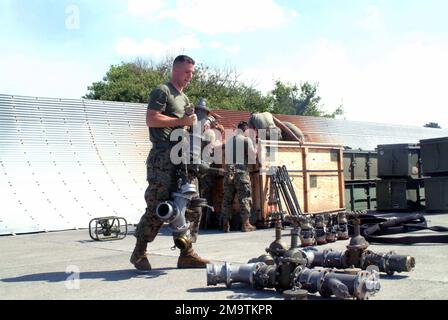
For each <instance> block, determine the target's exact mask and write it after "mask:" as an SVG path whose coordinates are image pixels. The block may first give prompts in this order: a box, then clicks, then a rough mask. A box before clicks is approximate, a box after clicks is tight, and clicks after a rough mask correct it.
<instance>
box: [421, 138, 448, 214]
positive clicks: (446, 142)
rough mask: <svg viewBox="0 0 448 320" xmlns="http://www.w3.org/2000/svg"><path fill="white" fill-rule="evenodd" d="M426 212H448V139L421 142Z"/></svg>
mask: <svg viewBox="0 0 448 320" xmlns="http://www.w3.org/2000/svg"><path fill="white" fill-rule="evenodd" d="M420 148H421V157H422V172H423V175H424V176H425V197H426V211H428V212H437V211H439V212H448V137H445V138H436V139H426V140H420Z"/></svg>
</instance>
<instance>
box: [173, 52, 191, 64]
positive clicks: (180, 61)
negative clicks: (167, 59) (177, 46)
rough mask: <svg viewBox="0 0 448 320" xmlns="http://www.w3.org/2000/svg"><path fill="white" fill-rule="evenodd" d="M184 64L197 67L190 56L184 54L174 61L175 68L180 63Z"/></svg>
mask: <svg viewBox="0 0 448 320" xmlns="http://www.w3.org/2000/svg"><path fill="white" fill-rule="evenodd" d="M182 62H187V63H189V64H192V65H195V63H196V62H194V60H193V59H192V58H190V57H189V56H186V55H183V54H182V55H180V56H177V57H176V59H174V62H173V66H175V65H177V64H179V63H182Z"/></svg>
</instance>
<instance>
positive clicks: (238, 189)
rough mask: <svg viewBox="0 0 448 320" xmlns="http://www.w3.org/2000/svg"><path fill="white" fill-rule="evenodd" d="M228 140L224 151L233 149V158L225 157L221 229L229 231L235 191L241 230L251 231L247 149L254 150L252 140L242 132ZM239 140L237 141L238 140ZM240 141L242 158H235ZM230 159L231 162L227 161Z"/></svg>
mask: <svg viewBox="0 0 448 320" xmlns="http://www.w3.org/2000/svg"><path fill="white" fill-rule="evenodd" d="M231 140H232V141H230V143H231V144H230V145H229V144H228V143H227V144H226V152H229V151H230V148H232V149H233V159H232V160H231V159H228V158H226V161H227V164H226V165H225V173H224V196H223V201H222V208H221V213H222V218H223V230H224V232H229V230H230V225H229V220H230V219H231V217H232V207H233V198H234V196H235V193H236V194H237V196H238V201H239V205H240V215H241V222H242V228H241V230H242V231H253V230H255V227H254V226H252V225H251V224H250V223H249V218H250V215H251V210H252V185H251V181H250V174H249V169H248V163H249V162H248V161H249V150H254V146H253V143H252V140H250V139H249V138H246V137H244V135H242V134H238V135H236V136H235V137H233V138H232V139H231ZM238 141H239V142H238ZM238 143H241V144H242V145H243V146H244V154H242V155H238V156H243V158H244V159H237V155H236V149H237V147H236V146H237V144H238ZM229 160H231V162H232V163H231V164H229V163H228V161H229Z"/></svg>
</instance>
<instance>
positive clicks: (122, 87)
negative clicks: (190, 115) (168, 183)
mask: <svg viewBox="0 0 448 320" xmlns="http://www.w3.org/2000/svg"><path fill="white" fill-rule="evenodd" d="M172 60H173V58H171V57H167V58H166V59H165V60H163V61H162V62H160V63H158V64H155V63H153V62H145V61H143V60H141V59H138V60H136V61H134V62H130V63H124V62H122V63H121V65H118V66H114V65H113V66H111V67H110V69H109V71H108V72H107V73H106V76H105V77H104V78H103V80H102V81H99V82H94V83H93V84H92V85H91V86H89V87H88V90H89V92H88V93H87V94H86V95H85V96H84V97H83V98H85V99H93V100H108V101H124V102H138V103H147V102H148V95H149V92H150V91H151V90H152V89H153V88H155V87H156V86H158V85H160V84H162V83H165V82H168V81H169V79H170V72H171V61H172ZM185 93H186V94H187V96H188V97H189V98H190V101H192V102H196V101H198V100H199V99H200V98H206V99H207V100H208V103H209V105H210V106H211V107H212V108H215V109H216V108H220V109H234V110H246V111H266V110H267V109H268V108H269V105H270V98H269V97H265V96H263V95H262V94H261V92H260V91H258V90H256V89H255V88H253V87H252V86H247V85H245V84H244V83H242V82H241V81H239V75H238V74H237V73H236V72H235V71H234V70H230V69H211V68H210V67H207V66H205V65H203V64H199V65H197V66H196V72H195V73H194V76H193V79H192V80H191V82H190V84H189V86H188V87H187V88H186V90H185Z"/></svg>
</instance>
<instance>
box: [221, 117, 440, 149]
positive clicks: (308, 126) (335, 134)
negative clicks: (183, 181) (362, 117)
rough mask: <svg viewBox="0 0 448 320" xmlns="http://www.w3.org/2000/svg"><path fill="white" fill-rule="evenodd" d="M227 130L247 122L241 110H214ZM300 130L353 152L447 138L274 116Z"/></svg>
mask: <svg viewBox="0 0 448 320" xmlns="http://www.w3.org/2000/svg"><path fill="white" fill-rule="evenodd" d="M214 112H215V113H217V114H218V115H220V116H221V117H222V119H221V120H220V122H221V123H222V124H223V126H224V127H225V128H226V129H234V128H235V127H236V125H237V124H238V122H239V121H241V120H246V121H247V120H248V119H249V116H250V113H249V112H244V111H229V110H214ZM276 117H277V118H278V119H279V120H282V121H289V122H291V123H293V124H294V125H296V126H297V127H299V128H300V129H301V130H302V132H303V133H304V134H305V137H306V138H307V141H309V142H317V143H331V144H339V145H343V146H349V147H351V148H352V149H362V150H374V149H375V148H376V147H377V146H378V145H380V144H397V143H419V141H420V140H422V139H430V138H440V137H448V129H432V128H424V127H414V126H403V125H392V124H383V123H371V122H361V121H347V120H335V119H327V118H319V117H305V116H292V115H276Z"/></svg>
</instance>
